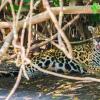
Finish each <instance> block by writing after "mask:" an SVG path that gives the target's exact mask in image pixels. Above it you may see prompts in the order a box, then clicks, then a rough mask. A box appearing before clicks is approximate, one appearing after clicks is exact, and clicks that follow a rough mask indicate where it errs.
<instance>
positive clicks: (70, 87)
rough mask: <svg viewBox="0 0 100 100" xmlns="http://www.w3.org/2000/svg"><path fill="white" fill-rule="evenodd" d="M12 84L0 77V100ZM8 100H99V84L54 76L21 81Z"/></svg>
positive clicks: (11, 81)
mask: <svg viewBox="0 0 100 100" xmlns="http://www.w3.org/2000/svg"><path fill="white" fill-rule="evenodd" d="M14 83H15V79H14V78H13V77H9V78H4V77H0V100H4V98H5V97H6V96H7V95H8V93H9V91H10V90H11V88H12V87H13V84H14ZM10 100H100V83H95V82H92V83H81V82H76V81H70V80H66V79H62V78H57V77H54V76H53V77H52V76H44V77H38V78H37V79H31V80H30V81H27V80H25V79H22V81H21V83H20V85H19V87H18V89H17V91H16V92H15V94H14V95H13V96H12V98H11V99H10Z"/></svg>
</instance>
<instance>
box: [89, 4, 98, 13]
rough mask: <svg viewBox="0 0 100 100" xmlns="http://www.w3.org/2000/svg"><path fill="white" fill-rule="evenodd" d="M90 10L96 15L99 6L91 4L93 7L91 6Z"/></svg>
mask: <svg viewBox="0 0 100 100" xmlns="http://www.w3.org/2000/svg"><path fill="white" fill-rule="evenodd" d="M91 9H92V11H93V12H94V13H97V12H98V10H100V5H99V3H93V5H92V6H91Z"/></svg>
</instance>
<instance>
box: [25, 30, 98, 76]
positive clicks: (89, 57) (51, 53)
mask: <svg viewBox="0 0 100 100" xmlns="http://www.w3.org/2000/svg"><path fill="white" fill-rule="evenodd" d="M95 32H97V31H95ZM96 34H97V33H96ZM99 40H100V39H99V38H95V39H93V41H92V40H89V41H86V42H85V43H79V44H75V45H72V47H73V53H74V58H73V60H71V59H68V58H67V57H66V56H65V55H64V53H63V52H62V51H60V50H58V49H50V50H47V51H45V52H40V53H39V54H38V55H35V56H34V57H33V58H32V62H33V63H34V64H35V65H38V66H39V67H41V68H44V69H48V70H51V71H55V72H63V73H78V74H83V73H95V74H96V73H99V74H100V48H98V47H99V44H100V41H99ZM26 70H27V72H28V74H29V75H30V76H33V74H34V71H35V69H34V67H32V66H27V67H26Z"/></svg>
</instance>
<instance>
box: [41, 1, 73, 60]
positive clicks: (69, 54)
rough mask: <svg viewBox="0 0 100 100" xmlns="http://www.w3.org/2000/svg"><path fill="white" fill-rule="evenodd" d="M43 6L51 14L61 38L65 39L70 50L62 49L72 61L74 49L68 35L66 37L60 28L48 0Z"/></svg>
mask: <svg viewBox="0 0 100 100" xmlns="http://www.w3.org/2000/svg"><path fill="white" fill-rule="evenodd" d="M43 4H44V7H45V8H46V9H47V11H48V13H49V15H50V17H51V19H52V21H53V23H54V25H55V27H56V29H57V31H58V32H59V34H60V35H61V37H62V38H63V40H64V42H65V43H66V46H67V49H68V50H67V49H64V48H62V49H63V50H64V53H65V55H66V56H67V57H68V58H70V59H72V58H73V56H72V47H71V45H70V42H69V40H68V38H67V37H66V35H65V34H64V32H63V31H62V29H61V28H60V26H59V24H58V22H57V19H56V17H55V16H54V14H53V13H52V11H51V8H50V6H49V3H48V1H47V0H43Z"/></svg>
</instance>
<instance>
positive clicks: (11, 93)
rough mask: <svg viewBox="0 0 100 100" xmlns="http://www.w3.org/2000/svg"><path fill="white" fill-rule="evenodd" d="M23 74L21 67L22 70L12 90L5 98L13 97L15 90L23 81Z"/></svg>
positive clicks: (7, 99)
mask: <svg viewBox="0 0 100 100" xmlns="http://www.w3.org/2000/svg"><path fill="white" fill-rule="evenodd" d="M21 76H22V67H20V70H19V74H18V77H17V80H16V82H15V84H14V86H13V88H12V90H11V91H10V93H9V95H8V96H7V97H6V99H5V100H9V99H10V98H11V96H12V95H13V94H14V92H15V91H16V89H17V87H18V85H19V83H20V81H21Z"/></svg>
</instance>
